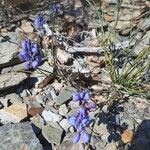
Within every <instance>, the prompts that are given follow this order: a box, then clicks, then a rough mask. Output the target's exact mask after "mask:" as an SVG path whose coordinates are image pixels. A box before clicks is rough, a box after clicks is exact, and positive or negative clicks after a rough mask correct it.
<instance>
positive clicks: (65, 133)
mask: <svg viewBox="0 0 150 150" xmlns="http://www.w3.org/2000/svg"><path fill="white" fill-rule="evenodd" d="M94 2H95V5H96V6H95V7H94V8H93V7H92V6H91V7H88V3H86V5H87V7H85V1H83V0H81V1H80V0H75V1H73V0H72V1H68V0H61V1H60V2H58V4H61V5H60V8H59V9H60V10H59V12H58V14H56V16H54V14H53V10H52V9H51V8H52V7H51V6H52V5H53V3H52V1H42V2H41V1H40V0H35V1H34V2H33V1H30V0H26V1H21V0H20V1H15V0H14V1H11V0H6V1H5V5H2V6H1V9H0V11H1V14H2V15H1V16H0V29H1V34H0V150H8V149H9V150H149V149H150V103H149V95H150V93H149V90H150V87H149V82H150V71H149V70H148V71H147V72H146V73H145V74H144V75H143V83H144V85H146V88H145V86H144V87H143V89H146V94H147V97H145V96H144V95H143V94H140V93H137V94H132V95H131V94H130V93H129V92H128V91H125V90H122V89H123V87H122V86H121V85H118V84H114V83H113V82H112V80H111V78H110V76H109V74H108V71H107V70H106V62H105V56H104V52H105V51H104V46H103V44H104V43H105V44H106V45H110V44H111V43H114V45H115V49H116V50H118V49H119V50H120V49H121V50H122V49H123V50H124V49H125V48H130V49H132V53H133V54H132V58H135V57H137V56H138V55H139V54H140V52H141V51H143V50H144V49H145V48H148V47H149V45H150V31H149V29H150V18H149V15H150V11H149V10H150V9H149V8H150V2H149V1H146V0H135V1H134V2H133V3H132V2H130V1H129V0H123V1H122V3H120V4H119V3H118V1H117V0H103V1H102V2H101V3H100V2H99V1H98V0H95V1H94ZM4 6H5V7H4ZM6 6H7V7H6ZM17 8H18V9H17ZM85 8H86V9H85ZM118 8H119V9H118ZM31 10H32V11H31ZM37 13H41V14H43V16H44V17H45V18H46V19H47V22H48V25H49V27H50V29H52V31H55V32H54V33H56V34H55V35H56V36H55V35H54V33H53V34H52V35H50V34H49V30H46V34H45V35H44V36H42V37H41V36H40V35H39V34H38V33H37V30H36V28H35V27H34V25H33V21H34V18H35V17H36V15H37ZM99 14H103V15H102V16H103V17H101V16H100V17H99V18H97V16H99ZM116 20H118V21H117V23H116ZM46 29H47V28H46ZM103 33H104V34H103ZM57 35H59V36H57ZM25 36H28V37H29V38H31V39H32V40H36V41H38V42H39V43H40V46H41V52H42V53H43V58H42V63H41V65H40V66H39V67H38V68H37V69H31V70H25V69H24V64H25V63H26V62H23V61H21V60H20V59H19V52H20V43H21V39H23V38H24V37H25ZM53 36H54V37H53ZM102 37H103V38H102ZM62 39H63V40H62ZM62 41H63V42H62ZM101 41H103V43H102V42H101ZM64 45H65V46H64ZM66 45H67V46H66ZM64 47H65V48H64ZM66 47H67V49H66ZM121 50H120V51H121ZM110 51H111V49H110ZM149 52H150V50H149ZM54 55H55V56H54ZM124 57H130V56H128V55H126V54H125V56H123V57H122V56H121V58H124ZM130 58H131V57H130ZM117 59H118V60H120V59H119V58H117ZM145 60H146V62H149V60H150V55H147V57H146V58H145ZM120 63H122V62H119V61H117V65H119V64H120ZM149 68H150V67H149ZM120 71H121V69H120ZM79 89H89V90H90V91H92V98H91V100H92V101H94V102H95V103H96V104H97V106H96V109H93V110H91V111H90V112H89V114H90V116H91V118H92V119H93V121H92V122H91V123H90V124H89V126H88V127H87V131H89V133H91V139H90V142H89V144H86V145H85V144H83V143H81V142H79V143H78V144H73V143H72V135H73V134H74V132H75V128H74V127H73V126H71V125H70V124H69V123H68V120H67V118H68V116H70V115H72V114H73V113H74V112H75V111H76V109H77V108H78V107H79V103H77V102H73V101H72V94H73V92H74V91H77V90H79Z"/></svg>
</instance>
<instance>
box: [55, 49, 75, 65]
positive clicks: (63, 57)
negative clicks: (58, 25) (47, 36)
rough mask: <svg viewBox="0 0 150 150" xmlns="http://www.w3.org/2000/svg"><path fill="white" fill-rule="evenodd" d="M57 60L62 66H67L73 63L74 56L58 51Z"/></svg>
mask: <svg viewBox="0 0 150 150" xmlns="http://www.w3.org/2000/svg"><path fill="white" fill-rule="evenodd" d="M56 55H57V59H58V61H59V62H60V63H61V64H67V63H70V62H72V61H73V58H72V55H71V54H70V53H67V52H66V51H64V50H61V49H57V54H56Z"/></svg>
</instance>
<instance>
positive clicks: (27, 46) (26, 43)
mask: <svg viewBox="0 0 150 150" xmlns="http://www.w3.org/2000/svg"><path fill="white" fill-rule="evenodd" d="M21 48H22V49H21V51H20V58H21V60H23V61H28V63H27V64H26V66H25V68H26V69H30V68H36V67H37V66H38V65H39V64H40V63H41V55H40V51H39V46H38V44H37V43H35V42H33V41H31V40H30V39H28V38H26V39H24V40H23V41H22V42H21Z"/></svg>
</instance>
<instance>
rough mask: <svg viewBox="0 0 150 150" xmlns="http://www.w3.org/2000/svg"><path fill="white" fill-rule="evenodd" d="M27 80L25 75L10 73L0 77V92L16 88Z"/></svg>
mask: <svg viewBox="0 0 150 150" xmlns="http://www.w3.org/2000/svg"><path fill="white" fill-rule="evenodd" d="M26 78H27V75H26V74H25V73H21V72H20V73H17V72H11V73H6V74H3V75H0V91H1V90H5V89H8V88H10V87H13V86H17V85H18V84H19V83H21V82H22V81H24V80H25V79H26Z"/></svg>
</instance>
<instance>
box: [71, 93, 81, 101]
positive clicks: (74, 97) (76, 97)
mask: <svg viewBox="0 0 150 150" xmlns="http://www.w3.org/2000/svg"><path fill="white" fill-rule="evenodd" d="M72 100H73V101H75V102H76V101H79V100H80V95H79V93H77V92H74V93H73V95H72Z"/></svg>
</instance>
